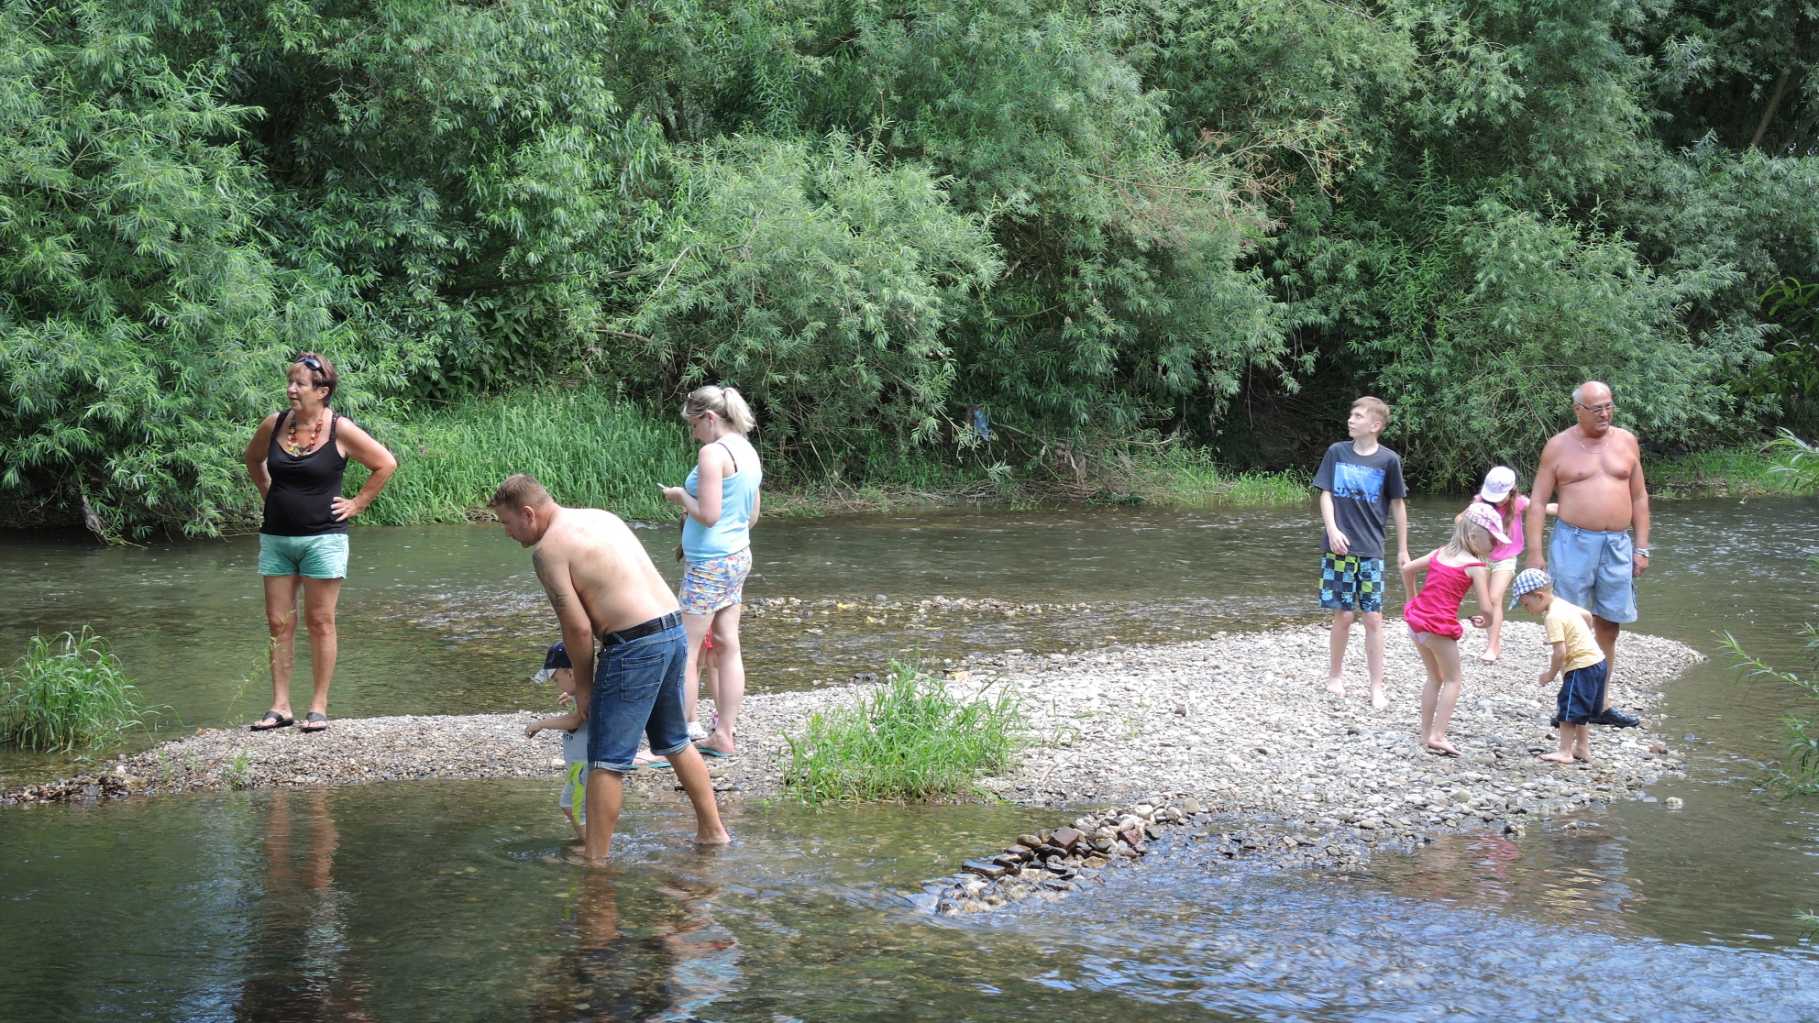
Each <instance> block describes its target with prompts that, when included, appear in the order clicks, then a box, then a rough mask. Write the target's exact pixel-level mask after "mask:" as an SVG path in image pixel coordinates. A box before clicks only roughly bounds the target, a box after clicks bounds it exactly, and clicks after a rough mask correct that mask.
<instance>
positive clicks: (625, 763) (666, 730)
mask: <svg viewBox="0 0 1819 1023" xmlns="http://www.w3.org/2000/svg"><path fill="white" fill-rule="evenodd" d="M687 662H688V634H687V633H686V632H684V631H682V626H681V625H672V626H670V627H669V628H667V629H664V630H663V631H662V632H653V633H651V634H650V635H648V636H640V637H638V638H637V639H634V640H632V641H630V642H627V643H615V644H613V645H612V646H606V647H601V648H600V653H599V654H598V660H597V661H596V663H595V664H594V695H593V699H592V700H591V701H590V702H589V704H588V708H587V762H588V764H589V765H590V766H591V767H592V768H593V769H594V770H596V771H614V772H617V773H619V774H625V773H627V772H629V771H631V770H632V758H633V757H635V756H637V755H638V737H639V736H640V735H643V736H647V737H649V739H650V741H651V752H652V753H655V754H656V755H658V756H660V757H662V756H668V755H670V754H671V753H680V752H682V751H683V750H684V749H686V748H687V747H688V719H687V718H686V717H684V716H683V714H682V666H683V665H684V664H686V663H687Z"/></svg>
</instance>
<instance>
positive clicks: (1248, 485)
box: [1131, 444, 1313, 507]
mask: <svg viewBox="0 0 1819 1023" xmlns="http://www.w3.org/2000/svg"><path fill="white" fill-rule="evenodd" d="M1131 475H1132V485H1131V490H1132V492H1133V493H1134V494H1136V495H1137V496H1138V497H1140V498H1142V499H1143V501H1144V502H1147V503H1150V504H1160V505H1181V506H1198V505H1210V504H1225V505H1246V506H1253V507H1255V506H1293V505H1298V504H1305V503H1307V501H1308V499H1309V494H1310V493H1311V490H1310V488H1311V487H1312V485H1313V484H1312V483H1311V482H1310V479H1309V477H1308V475H1307V473H1305V472H1303V471H1301V470H1299V469H1279V470H1275V471H1271V472H1257V471H1252V472H1236V473H1235V472H1231V471H1229V470H1226V469H1222V468H1220V467H1219V466H1218V465H1217V464H1216V463H1215V462H1214V461H1213V456H1212V452H1210V451H1208V450H1207V449H1206V448H1195V447H1189V446H1187V445H1184V444H1171V445H1169V446H1167V447H1164V448H1161V449H1159V450H1157V451H1155V452H1154V453H1152V454H1147V455H1145V456H1143V457H1142V458H1140V459H1138V460H1136V461H1135V463H1134V464H1133V467H1132V474H1131Z"/></svg>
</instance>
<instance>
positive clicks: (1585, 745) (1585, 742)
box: [1573, 725, 1592, 764]
mask: <svg viewBox="0 0 1819 1023" xmlns="http://www.w3.org/2000/svg"><path fill="white" fill-rule="evenodd" d="M1573 759H1575V760H1583V761H1585V762H1586V763H1588V764H1589V763H1591V762H1592V729H1591V726H1590V725H1580V726H1579V738H1577V739H1575V740H1574V741H1573Z"/></svg>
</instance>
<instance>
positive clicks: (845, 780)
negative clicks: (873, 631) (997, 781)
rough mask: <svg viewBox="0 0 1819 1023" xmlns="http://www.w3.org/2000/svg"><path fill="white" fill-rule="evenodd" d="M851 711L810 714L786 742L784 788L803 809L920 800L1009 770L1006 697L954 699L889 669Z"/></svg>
mask: <svg viewBox="0 0 1819 1023" xmlns="http://www.w3.org/2000/svg"><path fill="white" fill-rule="evenodd" d="M890 670H891V679H890V681H889V682H888V683H886V685H885V686H884V688H883V689H882V690H880V691H879V692H878V693H876V694H875V695H872V696H868V697H866V698H864V699H863V700H861V701H860V703H859V705H858V706H857V707H853V708H845V709H840V710H835V711H831V712H829V713H827V714H822V713H815V714H813V715H811V716H810V717H809V721H808V729H807V731H806V732H804V733H803V735H801V736H800V737H795V736H791V737H789V739H788V742H789V750H790V762H789V766H788V767H787V768H786V769H785V771H784V783H785V784H787V785H788V786H790V789H791V790H792V791H793V792H794V793H795V794H796V796H797V797H798V798H800V799H802V800H803V801H804V802H807V803H825V802H870V801H876V800H910V799H916V800H926V799H938V798H941V797H944V796H962V795H967V794H970V793H972V792H973V791H974V790H975V785H976V783H977V781H978V779H979V777H980V776H981V775H983V774H988V773H995V772H998V771H1002V770H1004V769H1005V768H1007V767H1009V766H1010V763H1011V758H1012V756H1013V755H1014V754H1015V753H1016V749H1017V746H1018V741H1017V738H1016V733H1017V731H1018V729H1019V728H1020V727H1021V719H1020V717H1019V715H1018V713H1017V707H1016V704H1015V703H1014V702H1013V701H1012V700H1011V699H1010V698H1009V697H1006V696H1000V697H999V698H998V699H996V700H992V701H986V700H971V701H964V702H963V701H961V700H960V699H958V698H957V697H955V696H954V695H953V694H951V693H949V692H948V690H947V687H946V685H945V684H944V683H942V682H941V681H940V680H938V679H934V678H930V677H928V676H926V675H923V674H921V673H920V672H918V671H917V670H916V669H914V668H912V667H910V666H909V665H905V664H900V663H897V662H894V661H893V662H892V663H891V667H890Z"/></svg>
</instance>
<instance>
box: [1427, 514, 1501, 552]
mask: <svg viewBox="0 0 1819 1023" xmlns="http://www.w3.org/2000/svg"><path fill="white" fill-rule="evenodd" d="M1478 539H1482V540H1483V541H1484V544H1483V546H1484V550H1485V551H1486V553H1488V552H1490V551H1491V550H1492V549H1493V548H1495V547H1496V546H1497V538H1496V537H1494V536H1492V535H1491V531H1490V530H1488V529H1486V528H1484V527H1483V526H1480V525H1479V524H1477V523H1476V522H1473V521H1472V520H1471V519H1468V518H1466V517H1465V516H1463V515H1461V516H1459V521H1457V522H1455V523H1453V538H1452V539H1450V540H1448V541H1447V542H1446V546H1445V547H1443V548H1441V550H1443V551H1447V552H1449V553H1451V554H1452V555H1453V557H1455V558H1477V557H1483V555H1481V554H1479V553H1478V552H1477V551H1475V550H1473V549H1472V546H1473V545H1472V541H1473V540H1478Z"/></svg>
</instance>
